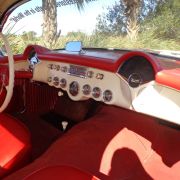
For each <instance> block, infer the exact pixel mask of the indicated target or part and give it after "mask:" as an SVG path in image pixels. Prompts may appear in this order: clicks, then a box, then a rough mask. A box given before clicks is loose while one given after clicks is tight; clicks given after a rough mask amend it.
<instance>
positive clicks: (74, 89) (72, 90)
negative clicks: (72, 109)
mask: <svg viewBox="0 0 180 180" xmlns="http://www.w3.org/2000/svg"><path fill="white" fill-rule="evenodd" d="M69 92H70V94H71V95H72V96H77V95H78V93H79V84H78V83H77V82H76V81H73V82H72V83H71V84H70V85H69Z"/></svg>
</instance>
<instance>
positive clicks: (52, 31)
mask: <svg viewBox="0 0 180 180" xmlns="http://www.w3.org/2000/svg"><path fill="white" fill-rule="evenodd" d="M42 9H43V32H42V36H43V41H44V44H45V45H46V47H48V48H52V47H53V46H54V45H55V43H56V40H57V38H58V37H59V36H60V32H59V33H57V7H56V0H42Z"/></svg>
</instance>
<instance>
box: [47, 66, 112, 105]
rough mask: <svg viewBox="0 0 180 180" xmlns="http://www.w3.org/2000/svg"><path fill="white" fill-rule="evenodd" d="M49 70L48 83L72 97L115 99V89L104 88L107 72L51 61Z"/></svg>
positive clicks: (105, 100)
mask: <svg viewBox="0 0 180 180" xmlns="http://www.w3.org/2000/svg"><path fill="white" fill-rule="evenodd" d="M48 70H49V75H48V78H47V82H48V84H49V85H51V86H54V87H56V88H61V89H63V90H66V91H67V93H68V94H69V96H70V97H71V99H74V100H79V99H82V97H83V98H85V99H88V98H93V99H95V100H99V101H103V102H106V103H110V102H111V101H112V99H113V91H112V90H111V89H104V88H105V74H103V72H100V70H97V69H92V68H88V67H85V66H78V65H73V64H65V63H50V64H48ZM107 87H109V86H107Z"/></svg>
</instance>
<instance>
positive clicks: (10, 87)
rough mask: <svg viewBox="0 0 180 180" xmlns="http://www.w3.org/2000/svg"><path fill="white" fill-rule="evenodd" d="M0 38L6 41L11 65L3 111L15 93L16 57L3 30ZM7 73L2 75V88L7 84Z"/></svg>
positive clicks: (0, 110) (1, 107) (1, 110)
mask: <svg viewBox="0 0 180 180" xmlns="http://www.w3.org/2000/svg"><path fill="white" fill-rule="evenodd" d="M0 38H1V39H2V40H3V42H4V45H5V47H6V51H7V56H8V67H9V77H8V82H9V84H8V86H6V87H5V88H6V90H7V93H6V96H5V99H4V102H3V103H2V105H1V106H0V112H3V111H4V110H5V109H6V107H7V106H8V104H9V102H10V100H11V98H12V95H13V88H14V59H13V54H12V51H11V48H10V45H9V42H8V40H7V38H6V36H5V35H3V34H2V32H0ZM4 76H6V74H5V75H4V74H3V76H2V77H1V78H2V85H1V87H0V89H3V88H4V85H5V82H4V81H5V79H6V77H4Z"/></svg>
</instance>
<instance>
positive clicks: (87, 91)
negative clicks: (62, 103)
mask: <svg viewBox="0 0 180 180" xmlns="http://www.w3.org/2000/svg"><path fill="white" fill-rule="evenodd" d="M82 91H83V94H84V95H89V94H90V93H91V87H90V86H89V85H88V84H85V85H84V86H83V90H82Z"/></svg>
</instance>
